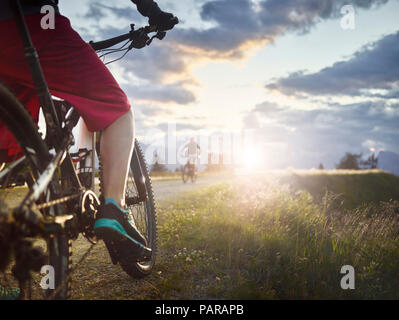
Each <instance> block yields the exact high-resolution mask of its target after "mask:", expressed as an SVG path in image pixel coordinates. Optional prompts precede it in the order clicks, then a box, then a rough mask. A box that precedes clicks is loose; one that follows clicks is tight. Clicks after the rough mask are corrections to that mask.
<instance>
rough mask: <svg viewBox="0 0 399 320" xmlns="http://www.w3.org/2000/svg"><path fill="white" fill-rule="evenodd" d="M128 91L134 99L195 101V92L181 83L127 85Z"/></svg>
mask: <svg viewBox="0 0 399 320" xmlns="http://www.w3.org/2000/svg"><path fill="white" fill-rule="evenodd" d="M124 87H125V88H126V93H127V94H128V95H129V96H131V97H132V99H133V100H145V101H155V102H161V103H177V104H182V105H184V104H189V103H192V102H195V100H196V97H195V95H194V93H192V92H191V91H189V90H186V89H184V88H183V87H181V85H180V84H179V83H174V84H165V85H154V84H151V85H148V86H144V85H137V86H134V85H125V86H124Z"/></svg>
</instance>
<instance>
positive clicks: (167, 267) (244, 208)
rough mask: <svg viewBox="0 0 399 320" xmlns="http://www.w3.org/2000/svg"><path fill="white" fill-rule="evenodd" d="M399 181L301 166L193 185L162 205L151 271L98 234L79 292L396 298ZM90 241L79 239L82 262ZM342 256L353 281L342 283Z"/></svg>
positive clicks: (81, 295) (86, 295) (84, 295)
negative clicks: (142, 272)
mask: <svg viewBox="0 0 399 320" xmlns="http://www.w3.org/2000/svg"><path fill="white" fill-rule="evenodd" d="M398 190H399V179H398V178H397V177H394V176H392V175H389V174H387V173H384V172H379V171H369V172H367V171H366V172H337V171H333V172H327V171H323V172H322V171H314V172H313V171H309V172H300V171H295V172H284V173H278V174H267V175H256V176H243V177H239V178H237V179H235V180H234V181H230V182H229V183H221V184H218V185H214V186H211V187H206V188H202V189H200V190H199V191H195V192H189V193H185V194H184V195H182V196H180V197H179V198H177V199H171V200H170V201H169V202H163V204H162V206H161V207H159V210H158V217H159V218H158V222H159V254H158V260H157V264H156V267H155V270H154V272H153V273H152V274H151V275H150V276H149V277H147V278H146V279H144V280H132V279H130V278H129V277H128V276H127V275H126V274H124V273H123V272H122V271H121V269H120V268H119V266H113V265H112V264H111V263H110V259H109V257H108V254H107V252H106V250H105V248H104V245H103V244H102V243H100V244H98V245H97V246H96V247H95V248H94V250H93V253H92V254H91V255H90V256H89V258H88V259H87V260H86V261H85V262H84V263H83V264H82V265H81V266H80V268H79V269H78V270H77V272H76V274H75V275H74V277H73V279H74V283H73V294H72V298H74V299H381V298H384V299H398V298H399V277H398V276H399V215H398V214H399V202H398V201H397V200H398V198H399V192H398ZM391 199H392V200H391ZM88 246H89V245H88V243H87V242H86V241H84V240H78V241H75V243H74V260H75V261H77V260H79V258H80V257H81V255H82V254H83V253H84V252H85V250H86V249H87V248H88ZM344 265H352V266H353V267H354V268H355V272H356V282H355V290H342V289H341V287H340V281H341V278H342V277H343V275H342V274H340V270H341V267H342V266H344Z"/></svg>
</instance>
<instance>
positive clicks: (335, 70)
mask: <svg viewBox="0 0 399 320" xmlns="http://www.w3.org/2000/svg"><path fill="white" fill-rule="evenodd" d="M398 57H399V32H397V33H394V34H390V35H387V36H385V37H383V38H382V39H380V40H379V41H377V42H375V43H372V44H370V45H368V46H366V47H364V48H362V49H361V50H359V51H358V52H356V53H355V54H354V55H353V57H352V58H351V59H349V60H347V61H341V62H337V63H335V64H333V65H332V66H331V67H328V68H324V69H322V70H320V71H319V72H316V73H312V74H305V73H304V72H303V71H300V72H296V73H293V74H291V75H289V76H288V77H286V78H281V79H278V80H277V81H275V82H274V83H271V84H268V85H267V86H266V87H267V88H269V89H277V90H279V91H281V92H283V93H285V94H288V95H293V94H298V93H308V94H312V95H367V90H369V89H386V90H392V89H394V90H392V91H391V92H390V93H388V94H387V97H388V98H389V97H391V98H395V96H396V97H397V96H398V88H397V86H398V82H399V63H398ZM395 88H396V89H395ZM381 97H383V96H382V95H381Z"/></svg>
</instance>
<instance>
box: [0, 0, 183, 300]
mask: <svg viewBox="0 0 399 320" xmlns="http://www.w3.org/2000/svg"><path fill="white" fill-rule="evenodd" d="M131 1H132V2H133V3H134V4H136V6H137V10H138V11H139V12H140V13H141V14H142V15H143V16H146V17H148V18H149V24H150V25H157V26H158V28H159V29H160V30H170V29H172V28H173V27H174V25H175V24H176V20H175V19H174V18H175V17H174V16H173V15H172V14H171V13H167V12H164V11H162V10H161V9H160V8H159V7H158V5H157V4H156V3H155V2H154V1H153V0H131ZM20 2H21V5H22V8H23V11H24V14H25V20H26V23H27V25H28V28H29V31H30V35H31V37H32V41H33V44H34V46H35V47H36V49H37V52H38V54H39V59H40V63H41V66H42V69H43V72H44V75H45V78H46V81H47V83H48V86H49V89H50V92H51V94H52V95H54V96H57V97H59V98H62V99H64V100H67V101H68V102H70V103H71V104H72V105H73V106H74V107H75V108H76V109H77V110H78V111H79V113H80V115H81V116H82V118H83V119H84V121H85V123H86V125H87V127H88V128H89V130H91V131H102V138H101V160H102V163H103V178H104V197H105V203H104V204H103V205H102V206H101V207H100V210H99V213H98V218H97V221H96V225H97V227H101V228H102V229H103V230H104V228H105V229H106V230H109V233H110V237H111V234H112V233H115V232H119V234H120V238H121V240H123V239H125V240H130V241H131V242H132V247H134V246H136V247H137V245H141V246H146V240H145V238H144V237H143V236H142V235H141V234H140V232H139V231H138V230H137V228H136V226H135V225H134V222H133V220H132V219H131V217H130V212H129V211H128V210H127V209H126V206H125V198H124V195H125V185H126V179H127V175H128V168H129V164H130V160H131V156H132V151H133V147H134V135H135V132H134V117H133V112H132V109H131V106H130V104H129V101H128V99H127V97H126V95H125V93H124V92H123V91H122V90H121V88H120V87H119V85H118V83H117V82H116V80H115V79H114V77H113V76H112V74H111V73H110V72H109V70H108V69H107V68H106V67H105V65H104V64H103V62H102V61H101V60H100V59H99V58H98V56H97V54H96V53H95V51H94V50H93V49H92V48H91V46H90V45H89V44H87V43H86V42H84V41H83V39H82V38H81V37H80V36H79V35H78V33H77V32H76V31H74V30H73V29H72V27H71V25H70V22H69V20H68V19H67V18H66V17H64V16H62V15H61V14H60V12H59V8H58V6H57V5H58V1H57V0H21V1H20ZM44 5H52V6H53V7H54V9H55V12H56V16H55V28H54V29H42V27H41V19H42V18H43V15H42V14H41V13H40V10H41V8H42V6H44ZM0 30H7V32H1V33H0V81H1V82H3V83H4V84H5V85H6V86H7V87H8V88H9V89H10V90H11V91H12V92H13V93H14V94H15V95H16V96H17V97H18V98H19V99H20V100H21V102H22V103H23V104H24V105H25V106H26V107H27V109H28V110H29V112H30V113H31V115H32V118H33V119H34V120H35V121H36V122H37V119H38V114H39V101H38V98H37V95H36V93H35V90H34V86H33V81H32V77H31V74H30V71H29V67H28V64H27V62H26V60H25V57H24V52H23V47H22V41H21V40H20V38H19V34H18V31H17V27H16V24H15V22H14V20H13V15H12V11H11V9H10V8H9V5H8V1H1V3H0ZM6 137H7V133H6V129H5V127H4V126H0V163H1V162H2V161H1V160H2V159H1V156H2V152H1V151H2V150H3V151H4V150H6V149H7V147H8V143H9V141H7V139H6ZM96 225H95V228H96ZM115 226H116V227H115ZM120 226H122V231H121V229H120V228H119V227H120ZM102 237H103V239H104V241H106V240H107V233H106V232H105V233H104V232H102ZM15 296H16V293H15V291H12V290H11V291H10V290H8V289H4V288H2V287H1V286H0V299H1V298H15Z"/></svg>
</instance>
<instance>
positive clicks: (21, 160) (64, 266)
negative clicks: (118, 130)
mask: <svg viewBox="0 0 399 320" xmlns="http://www.w3.org/2000/svg"><path fill="white" fill-rule="evenodd" d="M10 4H11V5H12V8H13V11H14V15H15V20H16V23H17V26H18V29H19V33H20V36H21V39H22V42H23V47H24V50H25V53H27V54H26V56H27V59H28V62H29V66H30V71H31V74H32V78H33V80H34V85H35V89H36V91H37V93H38V98H39V102H40V105H41V107H42V111H43V115H44V118H45V124H46V134H45V136H44V135H43V134H42V133H40V132H39V131H38V127H37V126H36V125H35V123H34V122H33V120H32V118H31V116H30V115H29V113H28V112H27V110H26V109H25V107H24V106H23V105H22V104H21V102H20V101H19V100H18V99H17V98H16V97H15V96H14V95H13V94H12V93H11V92H10V91H9V90H8V89H7V88H6V87H5V86H4V85H2V84H0V123H1V122H2V123H3V124H4V125H5V126H6V127H7V129H8V134H10V135H11V136H12V137H13V138H15V141H17V143H18V145H17V146H14V147H13V148H11V151H10V150H9V151H8V161H7V165H4V164H1V163H0V169H1V170H0V272H3V271H4V270H6V268H7V266H8V265H9V264H10V261H11V263H12V264H13V268H12V275H13V277H14V278H15V279H16V280H17V281H18V285H19V287H20V290H21V299H28V298H30V297H31V292H32V274H35V273H37V272H39V271H40V270H41V268H42V266H43V265H49V266H52V267H53V268H54V277H55V279H54V283H55V285H54V287H53V288H48V289H46V290H44V293H45V294H44V297H45V298H47V299H67V298H68V297H69V294H70V291H71V290H70V289H71V279H72V276H73V274H74V272H75V271H76V269H77V267H78V266H79V264H80V263H81V262H82V261H83V259H84V258H86V257H87V256H88V255H89V253H90V251H91V250H92V248H93V247H94V246H95V245H96V243H97V239H96V237H95V235H94V230H93V226H94V221H95V217H96V213H97V210H98V207H99V205H100V203H101V202H102V201H103V196H102V190H103V186H102V178H101V177H102V166H101V159H100V166H99V167H100V170H99V171H100V172H99V185H100V188H99V189H100V191H99V195H98V194H97V193H96V192H95V181H96V180H97V178H96V177H95V175H96V173H95V154H96V153H97V154H100V153H99V143H98V141H97V140H98V139H96V136H95V135H93V138H92V143H91V148H89V149H81V150H79V151H78V152H76V153H70V151H69V150H70V148H71V146H72V145H73V144H74V136H73V133H72V130H73V129H74V127H75V126H76V125H77V124H78V122H79V119H80V116H79V114H78V113H77V111H76V110H75V108H74V107H73V106H72V105H71V104H69V103H68V102H67V101H62V100H59V99H54V98H53V97H52V96H51V94H50V92H49V89H48V87H47V84H46V81H45V78H44V75H43V72H42V69H41V66H40V63H39V60H38V57H37V53H36V50H35V48H34V46H33V44H32V41H31V38H30V35H29V31H28V28H27V25H26V23H25V20H24V16H23V14H22V10H21V6H20V4H19V1H10ZM176 19H177V18H176ZM151 33H154V35H152V36H151V37H150V36H149V34H151ZM165 35H166V32H164V31H159V30H158V28H157V26H146V27H142V28H139V29H137V30H135V29H134V25H131V30H130V32H128V33H126V34H123V35H120V36H118V37H115V38H111V39H107V40H104V41H100V42H90V44H91V46H92V47H93V48H94V49H95V50H96V51H98V52H102V56H107V55H108V54H114V53H117V52H124V55H123V56H122V57H124V56H125V54H126V53H127V52H128V51H130V50H132V49H133V48H141V47H143V43H144V45H150V44H151V42H152V40H153V39H155V38H157V39H159V40H162V39H163V38H164V37H165ZM122 42H125V43H124V44H123V46H121V47H119V48H117V49H109V48H111V47H114V46H115V45H117V44H120V43H122ZM116 60H119V59H115V60H113V61H116ZM113 61H111V62H113ZM3 138H4V137H0V139H3ZM12 149H14V151H15V150H19V151H18V152H17V151H15V152H14V153H13V152H12V151H13V150H12ZM126 204H127V206H128V207H129V208H130V209H131V211H132V213H133V216H134V220H135V222H136V226H137V228H138V229H139V230H140V232H141V233H142V234H143V235H144V236H145V237H146V240H147V243H148V247H147V248H146V249H145V250H143V252H142V255H141V256H140V257H139V258H135V259H131V258H129V257H124V256H123V255H122V254H120V252H118V250H117V247H116V246H114V244H113V243H112V242H111V243H107V247H108V249H109V253H110V256H111V260H112V262H113V263H114V264H119V265H120V266H121V267H122V269H123V270H124V271H125V272H126V273H127V274H129V275H130V276H132V277H134V278H142V277H145V276H147V275H149V274H150V273H151V271H152V269H153V267H154V264H155V259H156V252H157V221H156V208H155V200H154V194H153V191H152V185H151V180H150V177H149V174H148V168H147V165H146V163H145V159H144V155H143V152H142V150H141V148H140V145H139V143H138V142H137V141H135V146H134V152H133V156H132V161H131V165H130V171H129V177H128V182H127V187H126ZM80 234H82V235H83V236H84V237H86V239H87V240H88V241H89V242H90V243H91V246H90V248H89V250H88V251H87V252H85V253H84V254H83V255H82V258H81V260H80V261H79V262H77V263H76V264H75V266H72V259H71V255H72V243H73V240H76V239H77V237H78V236H79V235H80ZM40 239H41V240H40ZM37 242H41V243H42V247H40V246H38V245H37ZM43 247H44V248H45V250H43Z"/></svg>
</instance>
